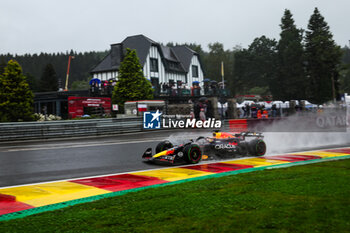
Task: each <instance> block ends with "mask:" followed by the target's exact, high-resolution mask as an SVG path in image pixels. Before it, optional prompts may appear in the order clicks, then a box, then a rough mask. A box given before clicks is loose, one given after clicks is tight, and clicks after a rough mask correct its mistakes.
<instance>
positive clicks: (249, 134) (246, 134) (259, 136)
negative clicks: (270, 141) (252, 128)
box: [235, 132, 264, 139]
mask: <svg viewBox="0 0 350 233" xmlns="http://www.w3.org/2000/svg"><path fill="white" fill-rule="evenodd" d="M235 136H236V137H242V138H243V139H244V138H245V137H256V138H264V135H263V134H262V133H259V132H242V133H238V134H235Z"/></svg>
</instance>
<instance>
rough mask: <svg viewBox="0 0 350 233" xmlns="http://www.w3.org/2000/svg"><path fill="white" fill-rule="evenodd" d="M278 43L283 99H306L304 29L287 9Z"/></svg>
mask: <svg viewBox="0 0 350 233" xmlns="http://www.w3.org/2000/svg"><path fill="white" fill-rule="evenodd" d="M281 21H282V22H281V24H280V27H281V30H282V31H281V33H280V36H281V38H280V40H279V42H278V45H277V54H278V56H277V57H278V58H277V72H278V78H277V79H278V81H279V85H280V86H279V89H280V90H281V92H280V94H281V96H275V97H277V98H278V99H281V100H292V99H298V100H303V99H306V92H307V90H306V89H307V84H308V82H307V80H306V75H305V71H304V60H303V55H304V50H303V45H302V40H303V37H302V30H300V29H297V28H296V26H295V24H294V19H293V15H292V13H291V12H290V11H289V10H288V9H286V10H285V11H284V15H283V17H282V20H281Z"/></svg>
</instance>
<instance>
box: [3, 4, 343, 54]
mask: <svg viewBox="0 0 350 233" xmlns="http://www.w3.org/2000/svg"><path fill="white" fill-rule="evenodd" d="M315 7H318V9H319V10H320V12H321V14H322V15H323V16H324V17H325V20H326V21H327V22H328V25H329V26H330V29H331V31H332V33H333V35H334V40H335V41H336V43H337V44H339V45H340V46H342V47H343V46H345V45H349V40H350V29H349V28H350V20H349V14H350V1H349V0H333V1H330V0H239V1H238V0H123V1H121V0H96V1H92V0H16V1H10V0H4V1H2V2H1V5H0V53H1V54H3V53H17V54H24V53H40V52H48V53H51V52H65V51H67V50H70V49H73V50H75V51H78V52H84V51H104V50H106V49H109V47H110V44H112V43H119V42H121V41H122V40H123V39H124V38H125V37H127V36H130V35H137V34H144V35H145V36H148V37H149V38H151V39H153V40H155V41H157V42H162V43H167V42H177V43H185V42H188V43H197V44H201V45H202V48H203V49H204V50H208V47H207V45H208V44H209V43H213V42H221V43H223V44H224V46H225V49H232V48H233V47H234V46H236V45H241V46H242V47H247V46H248V45H249V44H250V43H252V41H253V40H254V38H256V37H260V36H262V35H266V36H267V37H269V38H275V39H277V40H278V39H279V33H280V27H279V24H280V21H281V17H282V16H283V13H284V9H286V8H287V9H289V10H291V12H292V14H293V17H294V20H295V23H296V25H297V27H299V28H303V29H306V28H307V24H308V21H309V18H310V16H311V14H312V13H313V10H314V8H315Z"/></svg>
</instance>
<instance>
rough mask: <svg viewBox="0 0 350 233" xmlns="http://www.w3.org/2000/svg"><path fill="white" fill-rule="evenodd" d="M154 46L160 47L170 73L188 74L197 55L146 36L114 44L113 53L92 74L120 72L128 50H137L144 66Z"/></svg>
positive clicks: (137, 36) (186, 49)
mask: <svg viewBox="0 0 350 233" xmlns="http://www.w3.org/2000/svg"><path fill="white" fill-rule="evenodd" d="M152 45H153V46H157V47H158V49H159V52H160V55H161V57H162V62H163V63H164V66H165V69H166V70H167V71H169V72H180V73H187V72H188V71H189V66H190V64H191V59H192V57H193V55H195V54H197V53H196V52H195V51H193V50H192V49H190V48H188V47H186V46H176V47H173V48H171V47H167V46H164V45H161V44H159V43H157V42H155V41H153V40H151V39H150V38H148V37H146V36H144V35H135V36H129V37H127V38H126V39H125V40H123V42H122V43H119V44H112V45H111V51H110V52H109V53H108V54H107V56H106V57H105V58H103V59H102V61H101V62H100V63H98V64H97V65H96V66H95V67H94V68H93V69H92V70H91V73H100V72H106V71H117V70H119V66H120V63H121V61H122V60H123V57H124V55H125V53H126V48H130V49H135V50H136V53H137V56H138V57H139V60H140V63H141V66H144V64H145V62H146V58H147V55H148V53H149V51H150V48H151V46H152Z"/></svg>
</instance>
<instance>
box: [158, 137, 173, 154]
mask: <svg viewBox="0 0 350 233" xmlns="http://www.w3.org/2000/svg"><path fill="white" fill-rule="evenodd" d="M172 147H174V146H173V144H172V143H171V142H170V141H168V140H166V141H162V142H160V143H158V145H157V147H156V154H158V153H159V152H162V151H164V150H168V149H170V148H172Z"/></svg>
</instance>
